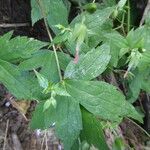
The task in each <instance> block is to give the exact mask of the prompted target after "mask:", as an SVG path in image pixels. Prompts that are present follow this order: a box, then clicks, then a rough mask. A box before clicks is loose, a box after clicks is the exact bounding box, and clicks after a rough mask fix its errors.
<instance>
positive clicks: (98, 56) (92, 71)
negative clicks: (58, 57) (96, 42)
mask: <svg viewBox="0 0 150 150" xmlns="http://www.w3.org/2000/svg"><path fill="white" fill-rule="evenodd" d="M109 53H110V47H109V46H108V45H106V44H104V45H102V46H101V47H98V48H96V49H92V50H91V51H89V52H88V53H87V54H85V55H83V56H81V57H80V58H79V62H78V63H77V64H75V63H74V62H73V61H71V62H70V63H69V65H68V66H67V68H66V71H65V78H72V79H83V80H91V79H93V78H95V77H97V76H98V75H100V74H101V73H103V72H104V71H105V69H106V67H107V65H108V63H109V60H110V54H109Z"/></svg>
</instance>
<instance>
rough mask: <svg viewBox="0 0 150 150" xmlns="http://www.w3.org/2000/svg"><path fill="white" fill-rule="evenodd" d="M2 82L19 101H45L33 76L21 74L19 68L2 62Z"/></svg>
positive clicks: (0, 61)
mask: <svg viewBox="0 0 150 150" xmlns="http://www.w3.org/2000/svg"><path fill="white" fill-rule="evenodd" d="M0 82H1V83H3V84H4V85H5V86H6V88H7V89H8V90H9V91H10V92H11V93H12V94H13V95H15V96H16V97H17V98H18V99H30V100H31V99H37V100H38V99H43V98H44V97H46V95H42V93H41V92H40V91H41V89H40V87H39V85H38V82H37V80H36V79H35V77H34V76H33V75H31V74H21V73H20V72H19V69H18V68H17V66H15V65H12V64H11V63H9V62H6V61H3V60H0Z"/></svg>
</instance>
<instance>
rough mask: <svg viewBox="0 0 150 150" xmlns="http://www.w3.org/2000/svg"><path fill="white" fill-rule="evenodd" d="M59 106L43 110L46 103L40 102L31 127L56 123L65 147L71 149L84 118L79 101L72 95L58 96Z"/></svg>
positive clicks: (35, 127)
mask: <svg viewBox="0 0 150 150" xmlns="http://www.w3.org/2000/svg"><path fill="white" fill-rule="evenodd" d="M55 98H56V101H57V107H56V109H54V108H53V107H51V106H50V107H49V108H48V109H47V110H46V111H44V112H43V105H44V103H43V102H42V103H40V104H38V107H37V109H36V110H35V112H34V114H33V117H32V121H31V127H32V128H34V129H37V128H42V129H44V128H47V127H49V126H50V125H51V124H53V123H55V130H56V135H57V136H58V137H59V138H60V139H61V140H62V141H63V144H64V148H65V149H66V150H70V149H71V146H72V145H73V143H74V142H75V140H76V139H77V138H78V136H79V134H80V130H81V129H82V118H81V112H80V107H79V103H78V102H76V101H75V100H74V99H73V98H71V97H64V96H63V97H60V96H56V97H55Z"/></svg>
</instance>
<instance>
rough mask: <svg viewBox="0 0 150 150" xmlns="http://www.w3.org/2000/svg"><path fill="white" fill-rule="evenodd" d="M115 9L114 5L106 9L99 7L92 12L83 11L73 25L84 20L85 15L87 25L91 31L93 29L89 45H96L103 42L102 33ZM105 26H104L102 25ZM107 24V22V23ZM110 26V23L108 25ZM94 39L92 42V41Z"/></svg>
mask: <svg viewBox="0 0 150 150" xmlns="http://www.w3.org/2000/svg"><path fill="white" fill-rule="evenodd" d="M113 11H114V7H107V8H104V9H97V10H96V11H95V12H94V13H92V14H90V13H87V12H84V13H81V15H78V16H77V17H76V18H75V19H74V20H73V21H72V22H71V24H70V25H71V26H72V27H73V26H74V25H75V24H76V23H80V22H82V18H83V16H84V17H85V22H84V23H85V25H86V27H87V29H88V30H89V31H92V33H93V34H92V35H91V36H89V39H88V40H89V44H90V45H89V46H90V47H95V46H97V45H98V44H99V43H100V42H101V40H102V39H101V38H100V35H101V34H102V32H103V30H105V27H104V26H103V25H104V24H105V23H108V24H109V21H110V20H109V17H110V15H111V13H112V12H113ZM102 26H103V27H102ZM105 26H106V24H105ZM107 26H108V25H107ZM91 41H92V42H91Z"/></svg>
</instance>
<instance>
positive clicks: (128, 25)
mask: <svg viewBox="0 0 150 150" xmlns="http://www.w3.org/2000/svg"><path fill="white" fill-rule="evenodd" d="M130 15H131V14H130V0H128V20H127V22H128V23H127V32H129V31H130V19H131V18H130Z"/></svg>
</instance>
